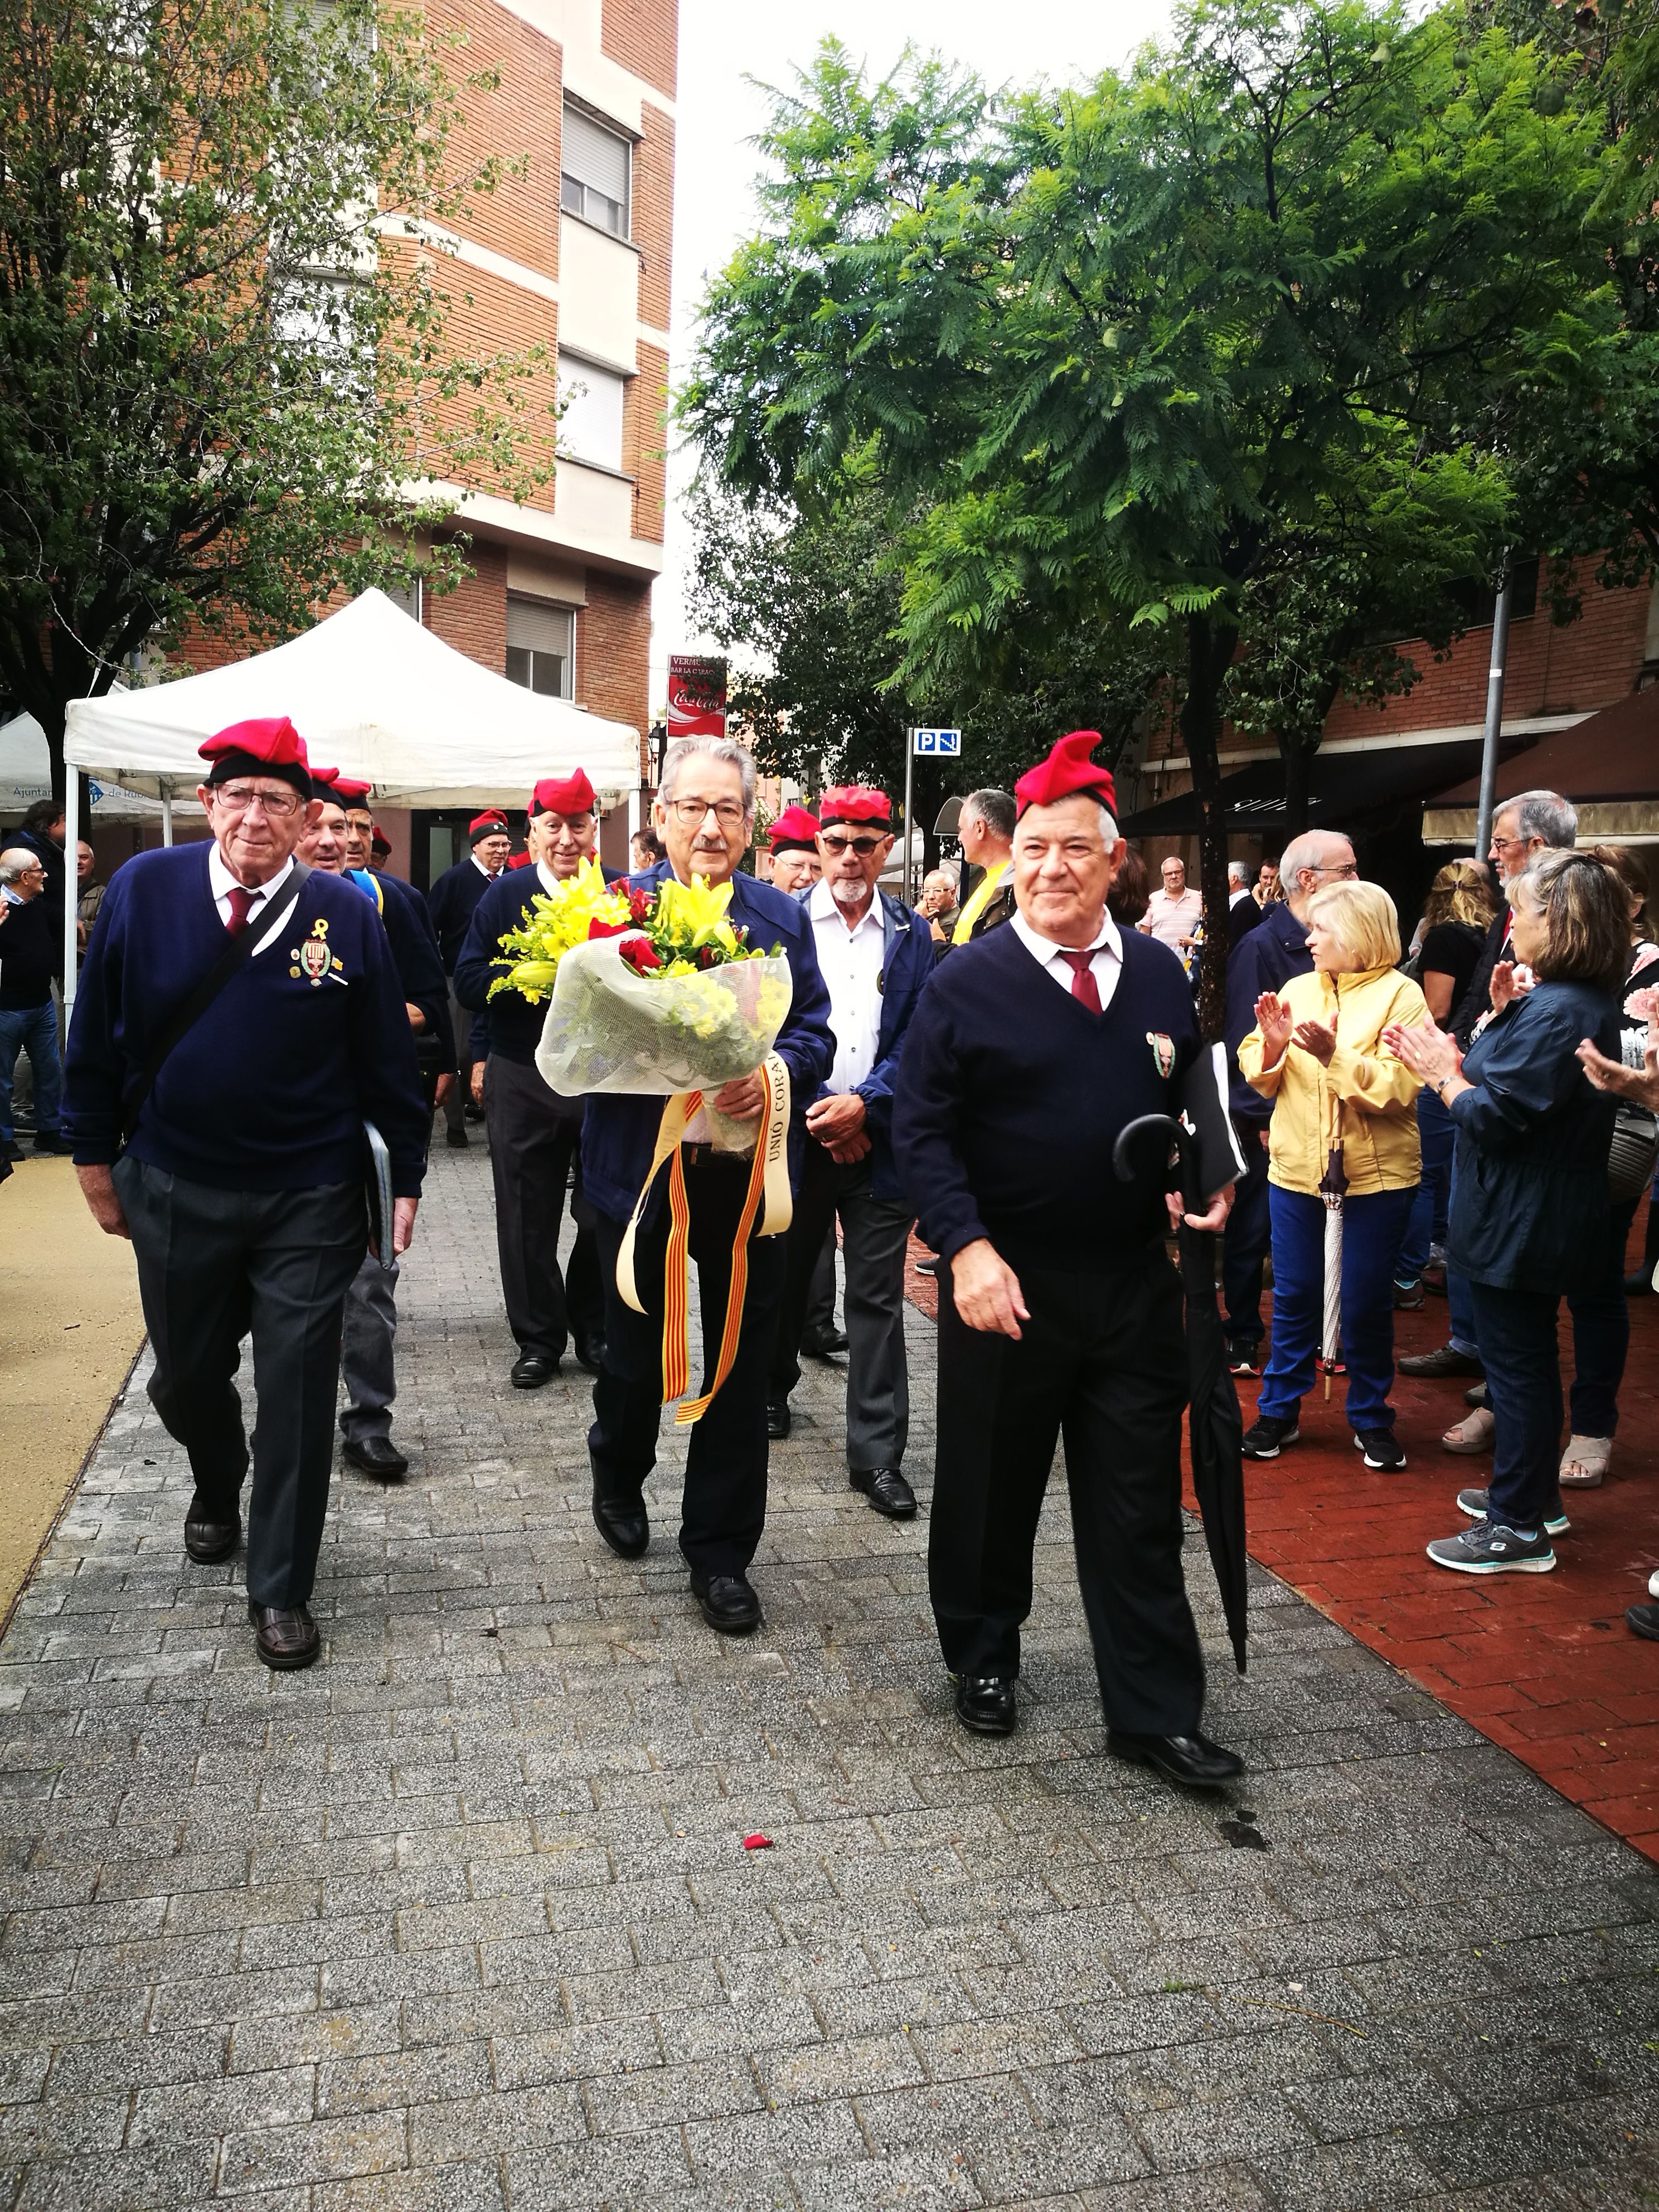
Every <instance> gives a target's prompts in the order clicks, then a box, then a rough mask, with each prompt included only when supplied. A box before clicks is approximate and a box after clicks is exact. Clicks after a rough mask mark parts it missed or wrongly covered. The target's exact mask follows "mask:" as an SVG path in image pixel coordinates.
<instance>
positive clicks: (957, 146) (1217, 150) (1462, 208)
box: [684, 0, 1608, 1028]
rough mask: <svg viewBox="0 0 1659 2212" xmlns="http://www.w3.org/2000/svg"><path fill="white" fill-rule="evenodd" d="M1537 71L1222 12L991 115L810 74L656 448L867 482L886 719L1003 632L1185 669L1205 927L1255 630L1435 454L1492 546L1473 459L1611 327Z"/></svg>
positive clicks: (1299, 18)
mask: <svg viewBox="0 0 1659 2212" xmlns="http://www.w3.org/2000/svg"><path fill="white" fill-rule="evenodd" d="M1554 66H1555V65H1554V64H1550V63H1547V62H1545V61H1542V60H1541V58H1539V56H1538V55H1537V54H1536V53H1535V52H1533V51H1531V50H1529V49H1528V48H1525V47H1521V46H1516V43H1515V41H1514V40H1512V39H1510V36H1509V35H1508V34H1507V33H1506V32H1505V31H1504V29H1503V28H1502V27H1491V28H1488V29H1486V30H1483V31H1480V32H1479V33H1478V34H1472V35H1466V34H1465V33H1464V31H1463V29H1462V26H1461V25H1457V26H1454V25H1453V24H1452V23H1451V22H1450V21H1449V20H1448V19H1447V18H1445V17H1444V16H1441V15H1436V16H1431V17H1430V18H1428V19H1427V20H1426V21H1422V22H1419V23H1413V21H1411V20H1410V19H1409V17H1408V16H1407V12H1406V11H1405V10H1404V9H1402V8H1399V7H1396V6H1393V5H1388V4H1383V5H1370V4H1366V0H1332V4H1328V5H1322V4H1311V3H1310V4H1300V5H1297V4H1288V0H1227V4H1222V5H1211V4H1200V5H1197V6H1194V7H1192V8H1190V9H1187V10H1185V11H1183V12H1182V13H1181V14H1180V15H1178V16H1177V18H1176V28H1175V33H1174V39H1173V43H1172V44H1171V46H1170V47H1169V48H1167V49H1164V50H1158V49H1149V50H1147V51H1146V52H1144V53H1143V54H1142V55H1141V56H1140V57H1139V58H1138V59H1137V61H1136V62H1135V64H1133V67H1132V68H1131V69H1129V70H1127V71H1126V72H1124V73H1121V74H1118V73H1115V72H1108V73H1106V74H1104V75H1103V76H1100V77H1099V78H1098V79H1097V80H1096V81H1095V82H1093V83H1092V84H1091V86H1090V87H1089V88H1087V89H1086V90H1084V91H1082V92H1079V93H1075V94H1050V93H1041V94H1030V95H1027V96H1025V97H1024V98H1021V99H1018V100H1013V101H1012V102H1011V103H1009V105H1008V106H1006V109H1004V110H1003V111H1001V112H992V110H991V109H990V107H989V106H988V105H987V102H986V100H985V99H984V97H983V95H982V94H981V93H980V92H979V91H978V89H977V88H976V87H975V86H974V85H973V84H972V82H970V81H969V80H966V79H963V78H960V77H956V76H951V75H950V74H949V73H948V72H945V71H943V70H940V69H939V66H938V65H937V64H918V63H916V62H915V61H914V60H911V61H909V62H908V63H907V64H905V65H904V66H903V67H902V69H901V70H900V71H899V72H898V73H897V74H896V76H894V77H893V78H891V79H890V80H888V81H886V82H884V83H883V84H880V85H878V86H875V87H873V88H870V87H866V84H865V82H864V80H863V78H862V77H861V76H860V73H859V72H858V71H857V70H854V68H853V67H852V65H851V64H849V62H848V59H847V57H846V56H845V55H844V54H843V53H842V52H841V51H840V50H839V49H838V48H836V46H833V45H830V46H826V47H825V49H824V50H823V52H821V54H820V56H819V58H818V60H817V64H816V65H815V67H814V68H813V69H812V70H811V71H809V72H808V73H807V74H806V75H805V76H804V77H803V79H802V82H801V89H800V93H799V95H798V96H797V97H795V98H793V99H791V100H781V101H780V102H779V103H778V105H777V107H776V109H775V115H774V119H773V125H772V128H771V130H770V131H769V132H768V133H767V134H766V135H765V137H764V138H763V149H764V150H765V152H766V153H767V155H769V157H770V159H771V161H773V163H774V164H775V167H776V168H777V169H778V171H779V172H780V175H779V178H778V179H777V180H776V181H775V182H774V183H773V184H772V185H771V186H770V187H769V193H768V195H767V197H766V199H765V202H764V211H765V214H766V216H767V223H766V228H765V229H764V231H763V234H762V235H761V236H760V237H758V238H757V239H756V240H753V241H752V242H751V243H750V245H749V246H746V247H745V248H744V250H743V251H742V252H740V253H739V255H738V257H737V258H735V259H734V261H733V262H732V265H731V266H730V268H729V269H728V270H726V272H724V274H723V275H722V276H720V278H718V279H717V280H716V281H715V283H714V285H713V286H712V287H711V289H710V292H709V295H708V301H707V303H706V311H705V336H704V339H703V343H702V349H701V351H700V355H699V358H698V362H697V368H696V374H695V376H694V379H693V380H692V382H691V385H690V389H689V391H688V392H687V395H686V398H685V403H684V412H685V418H686V420H687V422H689V424H690V428H692V429H693V430H694V432H696V435H698V436H699V437H700V438H701V440H702V445H703V448H704V451H705V453H708V454H710V455H712V456H714V457H715V459H716V460H717V463H718V465H719V466H720V469H721V470H722V471H723V472H724V474H725V476H726V480H727V482H728V483H731V484H732V485H733V486H734V487H736V488H738V489H739V490H741V491H742V492H744V493H745V494H746V495H750V496H756V497H757V496H762V495H768V496H772V497H780V496H781V497H794V498H796V499H800V498H803V497H805V498H807V499H809V500H810V498H811V495H812V493H813V488H814V487H815V486H817V485H818V484H821V483H823V481H825V479H826V478H827V477H828V476H829V474H830V473H831V472H832V471H835V470H836V469H837V468H839V467H840V466H842V464H843V463H844V460H845V458H846V456H847V455H848V453H851V452H853V451H854V450H860V449H867V450H871V451H872V452H873V453H874V455H875V457H876V465H877V466H878V470H879V472H880V475H881V478H882V481H883V482H884V484H885V485H886V486H887V488H888V489H889V492H890V496H891V499H892V501H893V515H894V527H895V532H896V537H897V538H898V540H899V542H900V544H901V545H902V556H903V561H904V570H905V586H904V592H903V597H902V607H901V619H900V629H901V635H902V644H903V648H904V650H903V654H902V659H901V662H900V668H899V675H900V679H901V681H902V682H903V683H904V684H908V685H909V686H911V687H913V688H915V687H922V688H936V687H939V686H941V685H944V684H952V683H960V682H963V681H964V680H967V679H968V678H969V677H970V676H971V674H972V673H973V672H974V671H977V670H979V669H980V668H981V667H982V666H983V665H985V664H986V661H987V657H989V658H991V659H994V657H995V655H996V653H997V652H998V651H999V650H1000V641H1003V640H1005V639H1006V636H1007V635H1009V634H1010V633H1011V632H1012V631H1013V630H1014V629H1018V627H1020V626H1022V625H1024V626H1027V627H1031V628H1035V629H1037V630H1039V631H1044V632H1050V633H1070V634H1071V635H1078V634H1079V633H1080V632H1081V631H1082V630H1083V629H1085V626H1086V625H1087V624H1089V623H1099V624H1100V625H1101V626H1102V629H1103V631H1105V632H1107V633H1112V632H1114V631H1115V630H1116V629H1118V627H1119V626H1120V625H1121V623H1122V622H1123V621H1125V620H1127V623H1129V624H1130V625H1132V626H1133V628H1135V629H1139V630H1143V631H1146V630H1151V631H1154V632H1163V633H1167V634H1169V635H1170V642H1171V645H1172V646H1173V645H1176V644H1177V642H1178V667H1179V677H1178V687H1179V696H1180V702H1181V703H1180V724H1181V729H1182V735H1183V737H1184V738H1185V741H1186V747H1187V751H1188V757H1189V758H1190V760H1191V763H1192V768H1193V774H1194V788H1195V792H1196V794H1197V797H1198V800H1199V805H1200V812H1201V816H1202V819H1203V822H1204V825H1205V828H1204V836H1203V841H1202V848H1203V866H1202V880H1203V889H1204V894H1205V898H1206V905H1207V906H1208V907H1209V908H1210V910H1211V911H1212V913H1221V912H1224V911H1225V898H1226V890H1225V840H1224V837H1223V836H1222V824H1221V814H1220V802H1219V798H1218V786H1219V781H1220V774H1219V766H1218V758H1217V755H1218V746H1219V738H1220V732H1221V727H1222V716H1223V712H1224V707H1225V687H1226V686H1227V684H1228V683H1229V680H1230V671H1231V667H1232V665H1233V661H1234V658H1235V653H1236V652H1237V648H1238V647H1239V644H1240V640H1241V635H1243V631H1244V627H1245V624H1246V623H1247V622H1248V621H1249V619H1250V617H1251V615H1252V611H1253V609H1254V610H1256V611H1264V610H1266V611H1271V609H1272V606H1273V601H1274V592H1275V586H1274V583H1273V579H1274V578H1275V577H1277V578H1279V579H1280V580H1281V585H1282V580H1284V579H1285V578H1286V577H1288V576H1289V575H1290V574H1291V569H1292V564H1293V563H1294V562H1295V559H1296V556H1297V550H1298V549H1300V548H1304V547H1305V546H1306V544H1307V543H1308V541H1309V538H1310V533H1311V534H1313V535H1314V537H1315V538H1316V540H1317V541H1318V542H1319V543H1321V544H1324V545H1327V546H1329V545H1332V544H1334V545H1335V547H1336V549H1337V550H1338V551H1339V552H1340V550H1342V542H1343V532H1344V531H1346V537H1347V541H1348V550H1349V555H1350V557H1352V558H1358V559H1360V560H1362V561H1363V562H1364V563H1365V564H1366V565H1367V566H1368V567H1369V566H1370V562H1371V561H1372V559H1373V556H1374V554H1375V551H1376V549H1375V547H1374V545H1373V544H1371V543H1370V539H1371V537H1372V530H1373V526H1372V522H1371V518H1370V510H1369V508H1368V507H1367V506H1366V504H1365V502H1364V491H1365V489H1366V487H1368V486H1375V485H1376V484H1377V483H1380V482H1383V481H1384V480H1389V481H1390V482H1391V485H1392V489H1391V491H1390V499H1391V500H1393V501H1399V500H1401V499H1408V500H1410V501H1413V502H1415V503H1417V504H1418V506H1419V511H1420V512H1422V513H1429V512H1430V511H1431V504H1432V502H1431V498H1430V496H1429V492H1430V491H1431V489H1433V484H1432V480H1431V477H1429V476H1427V475H1424V474H1421V473H1419V471H1421V468H1422V465H1423V464H1424V463H1425V460H1426V459H1427V458H1428V457H1430V456H1433V457H1437V458H1438V459H1439V461H1440V462H1441V463H1442V464H1444V465H1452V466H1454V467H1455V469H1456V470H1458V471H1461V472H1462V481H1463V482H1464V483H1467V484H1468V485H1469V486H1470V487H1472V488H1474V489H1475V490H1476V491H1477V492H1478V494H1479V501H1478V506H1479V513H1478V514H1477V515H1476V516H1475V517H1474V518H1471V517H1469V516H1468V515H1460V516H1459V517H1458V518H1457V520H1456V523H1455V531H1454V536H1455V539H1456V540H1457V542H1458V543H1460V544H1463V545H1466V546H1467V545H1468V544H1471V543H1473V542H1475V541H1477V540H1480V539H1482V538H1484V535H1485V532H1486V530H1487V528H1488V527H1489V526H1490V522H1491V519H1492V518H1491V513H1490V507H1491V501H1490V494H1491V491H1492V477H1491V475H1490V471H1489V470H1488V468H1487V466H1486V464H1487V463H1488V462H1489V460H1490V459H1492V458H1493V457H1496V458H1497V459H1499V460H1501V459H1503V457H1504V454H1505V453H1506V451H1507V449H1508V446H1509V442H1510V439H1511V438H1512V436H1513V435H1514V431H1515V429H1516V425H1517V424H1518V423H1519V422H1521V420H1522V416H1523V412H1524V407H1525V402H1526V396H1527V394H1528V392H1529V391H1531V390H1532V389H1534V387H1535V386H1536V385H1537V384H1538V382H1539V381H1540V380H1541V378H1542V377H1543V376H1545V375H1546V374H1547V375H1550V376H1553V377H1554V378H1556V379H1557V380H1559V381H1565V380H1567V379H1568V378H1569V377H1570V376H1571V374H1572V372H1573V368H1574V365H1575V364H1577V363H1579V362H1582V361H1583V360H1584V358H1585V357H1586V356H1588V355H1589V353H1590V352H1591V351H1592V350H1593V349H1594V346H1595V342H1596V340H1597V337H1598V335H1599V333H1600V331H1601V328H1602V326H1603V325H1604V323H1605V321H1606V319H1607V313H1608V305H1607V296H1606V295H1607V284H1606V277H1605V268H1604V265H1603V264H1601V263H1599V262H1598V260H1597V257H1596V253H1595V246H1594V242H1593V240H1589V238H1588V235H1587V233H1586V229H1585V219H1586V216H1587V213H1588V210H1589V206H1590V204H1591V202H1592V200H1593V199H1594V197H1595V191H1596V188H1597V184H1598V179H1599V169H1598V161H1599V159H1600V147H1599V143H1598V139H1597V134H1596V131H1595V128H1594V126H1593V125H1590V124H1589V123H1588V122H1587V120H1586V118H1584V117H1583V114H1582V113H1581V112H1579V111H1578V110H1577V108H1576V107H1574V106H1572V105H1571V103H1566V102H1561V103H1557V102H1556V101H1555V100H1553V97H1550V96H1548V94H1549V88H1550V85H1551V82H1552V71H1553V68H1554ZM1356 488H1358V489H1359V492H1360V494H1361V497H1360V498H1359V499H1358V500H1356V497H1355V492H1356ZM1442 489H1443V486H1442ZM924 502H925V503H924ZM1500 504H1501V501H1500ZM1339 520H1340V521H1341V523H1342V527H1341V528H1340V529H1334V525H1335V524H1336V523H1337V522H1338V521H1339ZM1383 533H1384V535H1385V536H1386V535H1387V534H1388V527H1387V525H1386V519H1385V522H1384V525H1383ZM1253 593H1254V596H1253ZM1283 597H1284V594H1283V590H1282V588H1280V589H1279V604H1280V605H1283ZM1263 618H1264V620H1265V619H1266V618H1267V617H1266V614H1265V613H1264V616H1263ZM1171 658H1172V659H1176V658H1177V655H1176V653H1171ZM1204 1011H1205V1015H1206V1024H1207V1025H1209V1026H1210V1027H1212V1028H1213V1027H1214V1026H1215V1025H1216V1024H1218V1020H1219V1014H1220V1006H1219V1000H1218V996H1212V997H1210V998H1207V999H1206V1006H1205V1009H1204Z"/></svg>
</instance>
